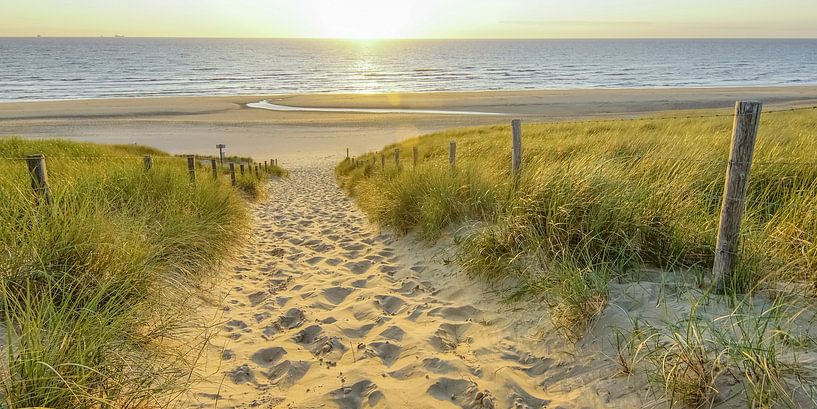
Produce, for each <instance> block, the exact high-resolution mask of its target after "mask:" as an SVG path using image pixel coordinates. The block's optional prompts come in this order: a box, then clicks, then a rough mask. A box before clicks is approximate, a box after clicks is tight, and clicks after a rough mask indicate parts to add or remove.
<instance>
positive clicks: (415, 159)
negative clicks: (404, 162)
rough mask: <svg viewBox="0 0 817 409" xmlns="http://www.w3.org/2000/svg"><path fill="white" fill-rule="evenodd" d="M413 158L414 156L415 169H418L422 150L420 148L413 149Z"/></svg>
mask: <svg viewBox="0 0 817 409" xmlns="http://www.w3.org/2000/svg"><path fill="white" fill-rule="evenodd" d="M411 156H412V162H413V163H414V167H415V168H416V167H417V160H418V159H419V156H420V148H418V147H416V146H415V147H414V148H412V149H411Z"/></svg>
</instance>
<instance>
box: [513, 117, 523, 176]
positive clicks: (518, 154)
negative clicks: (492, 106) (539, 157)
mask: <svg viewBox="0 0 817 409" xmlns="http://www.w3.org/2000/svg"><path fill="white" fill-rule="evenodd" d="M511 128H512V129H513V155H512V157H511V170H512V172H513V176H514V178H517V179H518V178H519V175H520V174H521V173H522V121H521V120H519V119H514V120H513V121H511Z"/></svg>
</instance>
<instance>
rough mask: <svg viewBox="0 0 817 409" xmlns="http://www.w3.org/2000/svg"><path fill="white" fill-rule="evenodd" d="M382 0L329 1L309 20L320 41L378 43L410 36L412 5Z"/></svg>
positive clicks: (318, 8)
mask: <svg viewBox="0 0 817 409" xmlns="http://www.w3.org/2000/svg"><path fill="white" fill-rule="evenodd" d="M394 3H397V2H391V1H384V0H345V1H341V0H330V1H325V2H321V5H320V6H319V7H316V8H315V9H314V12H313V13H312V14H311V15H310V16H309V20H311V24H312V25H313V27H311V28H312V31H313V32H315V33H317V34H318V36H319V37H325V38H350V39H378V38H399V37H407V36H409V33H408V31H407V30H408V29H409V28H410V25H411V22H412V15H413V14H412V6H411V4H410V3H411V2H408V1H403V2H400V3H403V4H394Z"/></svg>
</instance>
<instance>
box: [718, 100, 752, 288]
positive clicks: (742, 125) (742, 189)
mask: <svg viewBox="0 0 817 409" xmlns="http://www.w3.org/2000/svg"><path fill="white" fill-rule="evenodd" d="M762 108H763V104H761V103H760V102H756V101H738V102H737V103H736V104H735V122H734V125H733V127H732V146H731V148H730V152H729V164H728V165H727V168H726V181H725V182H724V188H723V201H722V204H721V220H720V224H719V225H718V242H717V245H716V246H715V263H714V265H713V267H712V272H713V274H714V275H715V278H716V280H717V290H718V292H720V293H723V292H724V291H725V290H726V287H727V286H729V285H730V284H731V283H732V274H733V272H734V268H735V260H736V258H737V257H736V256H737V250H738V241H739V238H740V225H741V221H742V220H743V212H744V210H745V209H746V190H747V188H748V187H749V172H750V170H751V169H752V157H753V156H754V151H755V141H756V140H757V130H758V126H759V125H760V111H761V109H762Z"/></svg>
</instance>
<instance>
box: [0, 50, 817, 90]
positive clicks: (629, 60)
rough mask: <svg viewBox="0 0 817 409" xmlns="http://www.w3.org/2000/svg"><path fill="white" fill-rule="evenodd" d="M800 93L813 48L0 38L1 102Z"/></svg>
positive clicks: (811, 80) (810, 79)
mask: <svg viewBox="0 0 817 409" xmlns="http://www.w3.org/2000/svg"><path fill="white" fill-rule="evenodd" d="M805 84H817V40H815V39H796V40H795V39H791V40H784V39H763V40H751V39H695V40H690V39H668V40H664V39H654V40H644V39H637V40H379V41H356V40H302V39H180V38H120V37H117V38H110V37H108V38H0V101H25V100H53V99H87V98H122V97H155V96H180V95H193V96H197V95H259V94H296V93H381V92H399V91H402V92H405V91H422V92H428V91H468V90H534V89H588V88H644V87H649V88H660V87H741V86H780V85H805Z"/></svg>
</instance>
